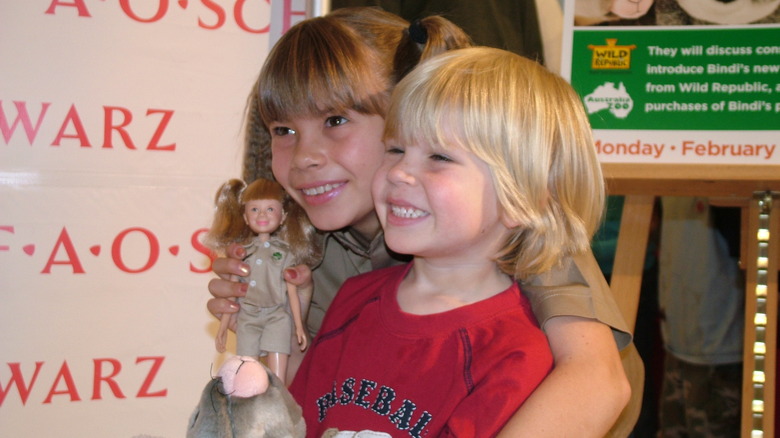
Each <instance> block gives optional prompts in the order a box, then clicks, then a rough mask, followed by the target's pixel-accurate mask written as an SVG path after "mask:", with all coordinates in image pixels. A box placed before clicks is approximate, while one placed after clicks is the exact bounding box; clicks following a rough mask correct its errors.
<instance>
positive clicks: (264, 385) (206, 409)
mask: <svg viewBox="0 0 780 438" xmlns="http://www.w3.org/2000/svg"><path fill="white" fill-rule="evenodd" d="M305 435H306V423H305V422H304V420H303V417H302V415H301V407H300V406H298V404H297V403H295V400H294V399H293V398H292V395H291V394H290V392H289V391H287V388H286V387H285V386H284V384H283V383H282V381H281V380H279V378H277V377H276V376H275V375H273V373H271V372H270V371H269V370H268V369H267V368H266V367H265V366H264V365H263V364H261V363H260V362H258V361H257V360H256V359H254V358H251V357H246V356H234V357H232V358H230V359H229V360H228V361H227V362H225V364H224V365H222V367H220V370H219V373H218V375H217V377H216V378H214V379H212V380H211V381H210V382H209V383H208V384H206V388H205V389H204V390H203V393H202V394H201V397H200V402H199V403H198V406H197V407H196V408H195V412H193V414H192V416H191V417H190V421H189V425H188V429H187V438H214V437H219V438H223V437H231V438H249V437H252V438H263V437H264V438H303V437H304V436H305Z"/></svg>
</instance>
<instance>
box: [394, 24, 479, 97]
mask: <svg viewBox="0 0 780 438" xmlns="http://www.w3.org/2000/svg"><path fill="white" fill-rule="evenodd" d="M471 45H472V43H471V39H470V38H469V37H468V35H466V33H465V32H463V30H462V29H461V28H459V27H458V26H456V25H455V24H454V23H452V22H451V21H449V20H447V19H446V18H443V17H440V16H435V15H434V16H431V17H426V18H423V19H420V20H415V21H413V22H412V24H411V25H410V26H409V27H408V28H406V29H404V31H403V36H402V37H401V41H400V42H399V43H398V48H397V49H396V52H395V59H394V61H393V79H394V81H395V82H396V83H397V82H398V81H400V80H401V79H403V77H404V76H406V74H407V73H409V72H410V71H411V70H412V69H413V68H414V67H415V66H417V64H419V63H420V61H424V60H426V59H428V58H430V57H433V56H435V55H438V54H439V53H442V52H445V51H447V50H453V49H462V48H465V47H471Z"/></svg>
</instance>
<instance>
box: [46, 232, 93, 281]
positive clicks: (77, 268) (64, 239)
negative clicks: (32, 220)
mask: <svg viewBox="0 0 780 438" xmlns="http://www.w3.org/2000/svg"><path fill="white" fill-rule="evenodd" d="M60 245H62V246H63V247H64V248H65V252H66V253H67V254H68V259H67V260H62V261H56V260H54V256H55V255H56V254H57V251H59V248H60ZM51 265H71V266H73V273H74V274H83V273H84V268H83V267H82V266H81V261H80V260H79V256H78V255H77V254H76V248H74V247H73V242H72V241H71V240H70V236H69V235H68V230H67V229H65V227H62V232H61V233H60V237H58V238H57V243H55V244H54V250H52V252H51V255H50V256H49V261H48V262H46V266H44V267H43V271H41V274H51Z"/></svg>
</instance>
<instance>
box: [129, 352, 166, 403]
mask: <svg viewBox="0 0 780 438" xmlns="http://www.w3.org/2000/svg"><path fill="white" fill-rule="evenodd" d="M147 360H151V361H154V363H153V364H152V369H150V370H149V374H147V375H146V380H144V383H143V384H142V385H141V389H139V390H138V395H137V396H136V397H137V398H142V397H165V396H166V395H168V390H167V389H161V390H160V391H157V392H153V393H149V387H150V386H152V381H153V380H154V378H155V377H156V376H157V372H158V371H160V367H162V363H163V361H164V360H165V356H149V357H139V358H138V359H136V360H135V363H136V364H139V363H141V362H146V361H147Z"/></svg>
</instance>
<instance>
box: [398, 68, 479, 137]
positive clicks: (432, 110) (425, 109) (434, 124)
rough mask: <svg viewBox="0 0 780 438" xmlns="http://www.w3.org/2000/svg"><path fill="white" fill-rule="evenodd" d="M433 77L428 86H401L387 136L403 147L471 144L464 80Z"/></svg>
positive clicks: (427, 83) (418, 84)
mask: <svg viewBox="0 0 780 438" xmlns="http://www.w3.org/2000/svg"><path fill="white" fill-rule="evenodd" d="M451 79H452V78H450V80H441V78H440V77H433V78H429V80H428V81H427V82H426V83H415V82H414V81H409V82H406V83H403V82H402V83H401V86H400V88H398V89H397V90H396V92H397V93H398V95H397V96H396V95H394V98H393V103H392V105H391V109H390V111H391V112H390V113H389V114H388V120H387V127H386V130H385V134H386V137H388V138H393V139H395V140H396V141H398V142H399V143H401V144H423V143H427V144H437V145H439V146H441V147H444V148H447V147H452V146H457V147H463V148H466V149H469V148H468V145H467V144H466V142H468V138H469V137H468V135H467V133H466V131H465V130H464V127H465V125H466V124H465V123H464V117H468V114H466V113H464V111H463V108H467V106H466V105H465V104H464V101H465V100H466V98H467V96H466V95H464V94H463V93H462V92H458V91H456V90H463V86H464V84H463V83H460V82H461V81H453V80H451Z"/></svg>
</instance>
